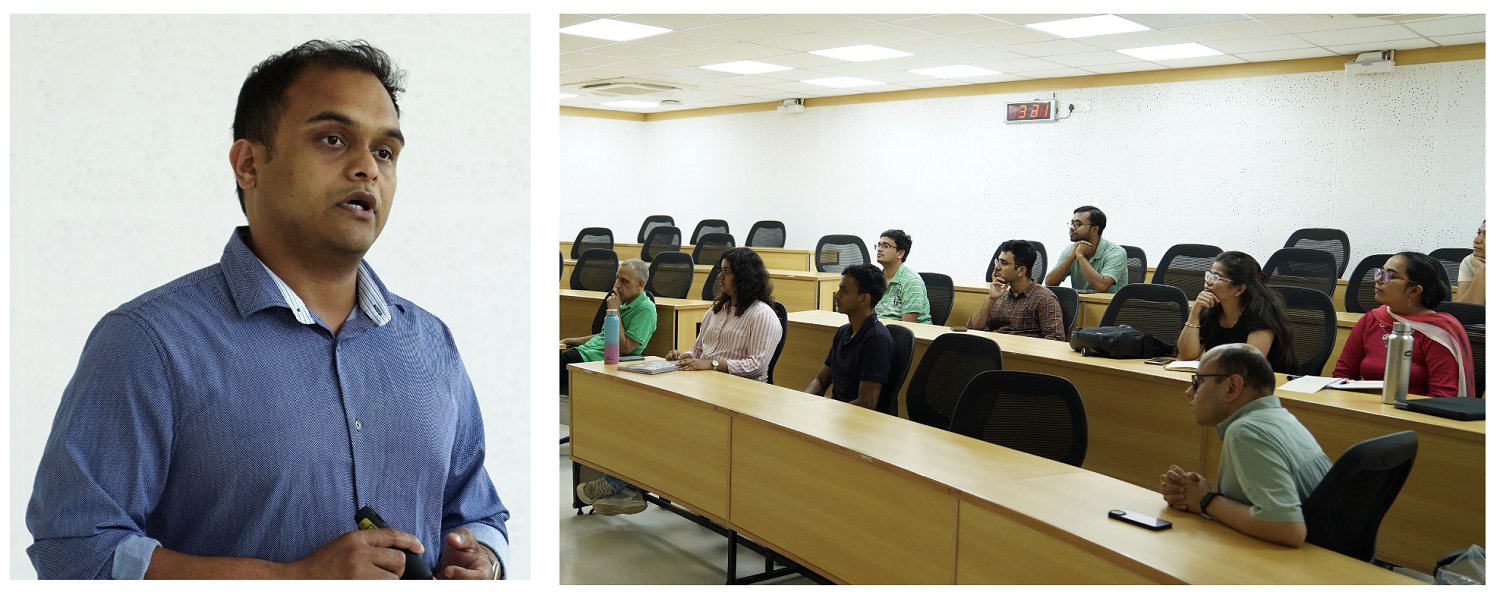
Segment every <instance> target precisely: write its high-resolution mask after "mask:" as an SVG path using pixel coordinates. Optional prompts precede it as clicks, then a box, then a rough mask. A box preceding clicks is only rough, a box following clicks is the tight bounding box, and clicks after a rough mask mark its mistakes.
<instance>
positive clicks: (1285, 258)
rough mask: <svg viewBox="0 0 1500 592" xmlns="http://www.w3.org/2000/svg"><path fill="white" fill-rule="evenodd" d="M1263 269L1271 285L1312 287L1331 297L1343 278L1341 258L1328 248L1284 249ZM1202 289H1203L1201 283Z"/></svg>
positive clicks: (1277, 252)
mask: <svg viewBox="0 0 1500 592" xmlns="http://www.w3.org/2000/svg"><path fill="white" fill-rule="evenodd" d="M1261 269H1262V271H1264V272H1265V274H1266V285H1268V286H1295V287H1298V288H1308V289H1312V290H1317V291H1319V292H1322V293H1324V294H1327V295H1329V296H1330V297H1331V296H1333V288H1334V286H1336V285H1337V284H1338V281H1339V273H1338V269H1339V266H1338V262H1337V260H1335V259H1334V258H1333V254H1332V253H1329V252H1328V251H1319V250H1315V249H1297V248H1290V249H1281V250H1278V251H1276V252H1275V253H1272V254H1271V258H1270V259H1267V260H1266V265H1265V266H1264V267H1262V268H1261ZM1199 289H1200V290H1201V289H1202V287H1201V285H1200V287H1199Z"/></svg>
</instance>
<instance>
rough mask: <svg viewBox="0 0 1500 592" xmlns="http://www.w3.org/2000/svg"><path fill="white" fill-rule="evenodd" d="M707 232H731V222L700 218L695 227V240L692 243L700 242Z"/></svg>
mask: <svg viewBox="0 0 1500 592" xmlns="http://www.w3.org/2000/svg"><path fill="white" fill-rule="evenodd" d="M705 234H729V223H728V222H725V221H723V220H713V219H709V220H699V221H698V226H697V227H696V228H693V240H692V241H691V243H690V244H694V245H696V244H698V241H700V240H703V235H705Z"/></svg>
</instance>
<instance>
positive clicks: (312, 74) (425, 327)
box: [26, 41, 509, 579]
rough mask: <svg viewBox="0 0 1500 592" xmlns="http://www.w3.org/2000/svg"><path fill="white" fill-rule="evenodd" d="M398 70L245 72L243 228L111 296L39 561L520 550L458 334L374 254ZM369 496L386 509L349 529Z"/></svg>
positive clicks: (37, 492)
mask: <svg viewBox="0 0 1500 592" xmlns="http://www.w3.org/2000/svg"><path fill="white" fill-rule="evenodd" d="M400 80H401V72H400V71H399V70H396V69H395V68H394V65H393V64H392V63H391V62H390V59H389V58H388V57H387V56H386V55H385V54H384V53H383V52H381V51H380V50H378V49H375V48H373V47H370V46H368V45H365V44H363V43H362V42H360V43H343V42H321V41H310V42H308V43H305V44H303V45H300V46H298V47H296V48H293V49H292V50H290V51H288V52H286V53H284V54H281V55H278V56H273V57H271V58H269V59H267V60H266V61H265V62H263V63H261V64H260V65H258V66H257V67H256V68H255V69H254V70H252V71H251V74H250V76H249V77H248V78H246V80H245V83H244V85H243V86H242V88H241V90H240V97H239V104H238V106H237V108H236V112H235V121H234V138H235V141H234V144H233V146H232V147H231V148H230V153H229V160H230V165H231V167H232V169H233V171H234V175H235V180H236V184H237V191H238V192H239V194H240V207H241V209H242V211H243V212H244V213H245V216H246V218H247V219H248V220H249V225H248V227H241V228H238V229H236V230H235V231H234V232H233V233H232V234H231V236H230V238H229V244H228V245H227V246H226V247H225V248H224V254H223V257H222V258H221V259H220V261H219V263H218V264H217V265H213V266H210V267H207V268H204V269H201V270H199V271H196V272H193V273H191V274H188V275H186V276H183V277H181V278H179V279H177V280H174V281H172V282H171V283H168V284H167V285H165V286H162V287H160V288H157V289H155V290H152V291H150V292H147V293H146V294H144V295H142V296H140V297H139V298H136V299H135V300H132V301H131V302H128V303H126V304H124V305H122V306H120V307H119V308H118V309H116V310H114V311H113V312H110V313H109V314H107V315H105V317H104V318H103V319H101V320H100V321H99V323H98V325H96V326H95V328H94V331H93V333H92V334H90V335H89V339H88V342H87V343H86V345H85V346H84V351H83V355H82V357H81V358H80V360H79V363H78V369H77V371H76V372H75V373H74V375H73V379H72V380H71V381H70V382H69V384H68V387H67V390H66V391H65V392H64V394H63V398H62V402H61V404H60V405H59V407H58V411H57V416H56V418H55V419H54V421H53V426H52V433H51V436H50V437H49V438H48V440H47V446H46V449H45V451H44V452H43V456H42V461H41V466H40V467H39V469H38V471H37V478H36V485H35V488H34V491H33V495H32V498H31V502H30V505H29V506H28V507H27V512H26V524H27V527H28V528H29V529H30V531H31V533H32V536H33V537H34V538H35V542H34V543H33V544H32V545H31V546H30V547H29V548H27V554H28V555H29V556H30V558H31V561H32V564H33V565H34V566H35V567H36V570H37V574H38V575H39V576H40V577H43V578H116V579H132V578H135V579H138V578H142V577H148V578H195V579H201V578H262V577H265V578H388V579H389V578H396V577H399V576H400V575H402V574H403V573H404V567H405V555H404V553H403V552H402V550H403V549H404V550H408V551H411V552H414V553H418V554H420V555H421V558H422V560H423V562H424V563H425V564H426V565H427V566H428V567H429V568H432V571H433V573H434V575H435V576H436V577H439V578H453V579H457V578H468V579H480V578H483V579H490V578H496V577H499V576H500V575H501V574H502V572H503V567H504V565H505V563H506V562H507V561H508V557H509V542H508V534H507V532H506V528H505V520H506V519H508V518H509V512H508V511H507V510H506V509H505V506H504V505H503V504H501V502H500V499H499V496H498V494H497V493H496V491H495V487H494V485H493V484H492V483H491V481H490V478H489V476H488V474H487V473H486V472H485V469H484V426H483V423H482V420H481V418H480V413H479V406H478V401H477V399H476V398H475V394H474V388H473V385H472V384H470V382H469V378H468V374H467V372H466V371H465V370H464V365H463V361H462V360H461V359H460V357H459V354H458V350H457V347H456V346H455V344H454V341H453V336H452V335H451V334H450V333H449V331H448V328H447V327H446V326H445V325H444V324H443V323H442V321H440V320H438V318H437V317H435V316H433V315H432V314H430V313H428V312H427V311H425V310H423V309H421V308H420V307H418V306H416V305H415V304H412V303H411V302H408V301H406V300H404V299H402V298H401V297H399V296H396V295H395V294H392V293H391V292H389V291H388V290H387V289H386V287H385V285H384V283H382V282H381V281H380V279H379V277H378V276H376V275H375V272H374V270H373V268H371V266H370V265H369V264H368V263H366V262H364V261H363V257H364V254H365V252H366V251H367V250H369V248H370V246H371V245H373V244H374V242H375V239H376V237H378V236H379V235H380V231H381V229H382V228H383V227H384V226H385V222H386V219H387V217H388V216H389V214H390V209H391V206H392V202H393V199H394V197H395V191H396V162H397V159H398V157H399V155H400V153H401V151H402V148H403V147H404V145H405V139H404V137H403V136H402V134H401V131H400V121H399V115H400V111H399V109H398V107H397V105H396V95H397V94H398V93H399V92H401V90H402V89H401V87H400ZM364 506H369V507H370V508H372V509H374V510H376V511H377V512H379V513H380V514H381V515H382V516H383V517H384V519H385V520H386V522H387V523H388V524H389V526H390V528H384V529H378V530H356V524H355V519H354V514H355V512H356V511H357V510H359V509H360V508H361V507H364Z"/></svg>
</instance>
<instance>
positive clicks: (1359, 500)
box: [1302, 430, 1417, 562]
mask: <svg viewBox="0 0 1500 592" xmlns="http://www.w3.org/2000/svg"><path fill="white" fill-rule="evenodd" d="M1416 458H1417V433H1416V432H1413V431H1410V430H1408V431H1405V432H1397V433H1394V434H1390V435H1387V436H1380V437H1378V438H1371V439H1369V440H1365V441H1364V442H1360V443H1358V444H1355V445H1353V446H1350V447H1349V450H1347V451H1345V452H1344V455H1343V456H1340V457H1339V460H1338V462H1335V463H1333V468H1331V469H1329V470H1328V474H1327V475H1325V476H1324V477H1323V481H1322V482H1321V483H1319V484H1318V488H1317V489H1314V490H1313V492H1312V495H1310V496H1308V498H1307V501H1306V502H1304V503H1303V504H1302V520H1303V522H1304V523H1305V524H1306V525H1307V542H1309V543H1312V544H1314V545H1317V546H1319V547H1323V548H1324V549H1328V550H1330V551H1337V552H1339V553H1343V554H1345V555H1348V556H1350V557H1353V558H1355V559H1358V560H1360V561H1365V562H1369V561H1371V560H1373V559H1375V535H1376V533H1378V532H1379V531H1380V521H1381V520H1382V519H1383V518H1385V512H1386V510H1388V509H1390V507H1391V502H1393V501H1395V499H1396V494H1399V493H1401V486H1402V485H1404V484H1406V476H1407V475H1408V474H1410V473H1411V467H1412V464H1413V463H1414V462H1415V461H1416Z"/></svg>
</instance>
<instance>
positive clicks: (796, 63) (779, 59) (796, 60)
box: [756, 53, 844, 68]
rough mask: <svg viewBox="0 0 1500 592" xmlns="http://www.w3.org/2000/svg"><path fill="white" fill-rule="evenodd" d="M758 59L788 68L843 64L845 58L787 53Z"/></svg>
mask: <svg viewBox="0 0 1500 592" xmlns="http://www.w3.org/2000/svg"><path fill="white" fill-rule="evenodd" d="M756 61H758V62H765V63H767V64H776V65H778V66H786V67H788V68H812V67H816V66H827V65H830V64H841V63H843V62H844V60H836V59H833V58H830V57H826V56H820V55H813V54H810V53H787V54H782V55H779V56H770V57H765V58H759V59H757V60H756Z"/></svg>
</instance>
